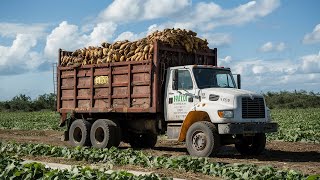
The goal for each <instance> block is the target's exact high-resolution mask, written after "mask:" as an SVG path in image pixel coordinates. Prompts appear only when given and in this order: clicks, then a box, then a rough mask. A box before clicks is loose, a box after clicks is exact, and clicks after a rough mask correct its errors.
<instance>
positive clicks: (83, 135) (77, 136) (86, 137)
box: [69, 119, 91, 146]
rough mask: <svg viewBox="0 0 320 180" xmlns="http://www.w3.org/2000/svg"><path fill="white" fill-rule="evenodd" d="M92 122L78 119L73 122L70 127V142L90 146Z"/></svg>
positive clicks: (75, 144)
mask: <svg viewBox="0 0 320 180" xmlns="http://www.w3.org/2000/svg"><path fill="white" fill-rule="evenodd" d="M90 129H91V123H89V122H88V121H86V120H82V119H77V120H75V121H73V122H72V124H71V126H70V129H69V142H70V144H71V145H72V146H90V145H91V143H90Z"/></svg>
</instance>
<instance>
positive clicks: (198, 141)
mask: <svg viewBox="0 0 320 180" xmlns="http://www.w3.org/2000/svg"><path fill="white" fill-rule="evenodd" d="M206 145H207V139H206V135H205V134H204V133H203V132H201V131H197V132H195V133H194V134H193V136H192V146H193V148H194V149H196V150H197V151H201V150H203V149H204V148H205V147H206Z"/></svg>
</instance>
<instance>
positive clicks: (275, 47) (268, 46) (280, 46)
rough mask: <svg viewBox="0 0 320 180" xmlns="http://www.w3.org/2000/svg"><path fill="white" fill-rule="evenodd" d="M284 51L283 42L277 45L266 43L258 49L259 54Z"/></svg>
mask: <svg viewBox="0 0 320 180" xmlns="http://www.w3.org/2000/svg"><path fill="white" fill-rule="evenodd" d="M285 49H286V44H285V43H284V42H280V43H278V44H274V43H272V42H266V43H265V44H263V45H262V46H261V47H260V48H259V50H260V51H261V52H271V51H278V52H281V51H283V50H285Z"/></svg>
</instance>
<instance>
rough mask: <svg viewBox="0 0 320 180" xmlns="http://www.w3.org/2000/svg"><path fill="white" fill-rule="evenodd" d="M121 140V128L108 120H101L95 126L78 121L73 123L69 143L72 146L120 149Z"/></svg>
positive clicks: (81, 120) (84, 121)
mask: <svg viewBox="0 0 320 180" xmlns="http://www.w3.org/2000/svg"><path fill="white" fill-rule="evenodd" d="M120 140H121V134H120V128H119V127H118V126H117V124H116V123H114V122H113V121H111V120H108V119H99V120H97V121H95V122H94V123H93V124H91V123H90V122H88V121H86V120H83V119H77V120H75V121H73V122H72V124H71V126H70V129H69V142H70V144H71V145H72V146H91V145H92V146H93V147H95V148H110V147H112V146H115V147H118V146H119V144H120Z"/></svg>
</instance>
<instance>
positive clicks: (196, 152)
mask: <svg viewBox="0 0 320 180" xmlns="http://www.w3.org/2000/svg"><path fill="white" fill-rule="evenodd" d="M186 146H187V150H188V152H189V154H190V155H191V156H198V157H208V156H212V155H215V154H216V153H217V152H218V150H219V147H220V136H219V134H218V131H217V129H216V127H215V126H214V125H213V124H212V123H211V122H206V121H200V122H196V123H194V124H192V125H191V126H190V127H189V129H188V131H187V136H186Z"/></svg>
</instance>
